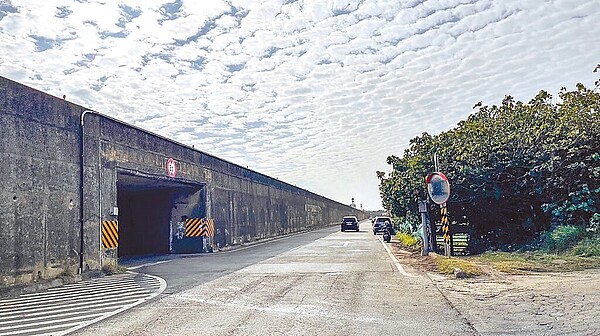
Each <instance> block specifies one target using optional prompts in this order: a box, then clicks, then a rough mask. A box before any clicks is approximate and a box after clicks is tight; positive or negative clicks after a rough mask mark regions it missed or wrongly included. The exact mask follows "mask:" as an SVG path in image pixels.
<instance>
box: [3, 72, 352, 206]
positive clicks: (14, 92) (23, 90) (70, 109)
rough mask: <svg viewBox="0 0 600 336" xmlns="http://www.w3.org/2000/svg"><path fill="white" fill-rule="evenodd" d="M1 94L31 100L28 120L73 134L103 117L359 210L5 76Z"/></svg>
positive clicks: (245, 173) (239, 171) (254, 176)
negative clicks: (59, 112) (80, 127)
mask: <svg viewBox="0 0 600 336" xmlns="http://www.w3.org/2000/svg"><path fill="white" fill-rule="evenodd" d="M0 94H3V95H4V96H6V97H8V98H9V99H7V100H2V101H1V102H0V104H15V103H18V102H15V100H18V99H20V98H19V97H28V101H29V102H30V103H32V104H34V105H33V106H30V107H29V108H28V107H27V105H25V107H23V108H22V110H21V111H18V113H19V114H20V115H22V116H23V117H26V118H32V119H34V120H36V121H39V122H42V123H45V124H52V125H56V124H57V123H59V125H58V126H62V127H65V128H68V129H69V130H72V131H77V128H78V127H79V123H80V118H81V116H82V113H85V116H84V124H85V125H87V124H88V123H89V122H91V120H90V119H89V118H90V117H91V116H97V117H99V118H104V119H105V120H108V121H111V122H114V123H117V124H120V125H122V126H125V127H127V128H131V129H133V130H135V131H137V132H141V133H143V134H146V135H150V136H152V137H156V138H159V139H162V140H164V141H167V142H169V143H171V144H173V145H175V146H177V147H179V151H181V153H182V154H184V153H186V152H187V154H188V155H182V156H192V157H193V156H194V154H196V155H197V154H199V155H201V156H205V157H206V158H207V159H208V160H209V161H214V162H215V163H216V164H224V165H226V166H227V168H226V170H227V171H228V172H230V173H231V174H232V175H234V176H237V177H239V178H243V179H249V180H252V181H254V182H257V183H262V184H267V185H272V186H275V187H278V188H280V189H284V190H288V191H290V192H294V193H300V194H307V195H311V196H313V197H315V198H317V199H320V200H323V201H328V202H333V203H337V204H339V205H341V206H344V207H347V208H348V210H351V211H356V210H357V209H354V208H352V207H350V206H349V205H347V204H344V203H341V202H338V201H335V200H332V199H329V198H327V197H325V196H322V195H318V194H315V193H313V192H311V191H309V190H306V189H303V188H300V187H297V186H294V185H292V184H290V183H287V182H285V181H281V180H279V179H275V178H273V177H270V176H268V175H265V174H263V173H260V172H257V171H254V170H252V169H249V168H246V167H243V166H241V165H238V164H235V163H233V162H230V161H227V160H224V159H221V158H219V157H217V156H215V155H212V154H209V153H206V152H204V151H201V150H198V149H196V148H194V147H191V146H189V145H186V144H183V143H180V142H177V141H175V140H173V139H169V138H167V137H164V136H161V135H159V134H156V133H153V132H150V131H148V130H145V129H142V128H140V127H137V126H135V125H132V124H129V123H127V122H124V121H121V120H118V119H116V118H114V117H111V116H109V115H106V114H104V113H101V112H98V111H94V110H91V109H88V108H86V107H83V106H81V105H77V104H74V103H71V102H69V101H67V100H64V99H62V98H58V97H55V96H52V95H50V94H47V93H44V92H42V91H40V90H37V89H35V88H32V87H29V86H26V85H24V84H20V83H18V82H16V81H13V80H11V79H8V78H6V77H2V76H0ZM10 97H13V98H12V100H10V99H11V98H10ZM31 97H39V99H35V98H34V99H33V102H31ZM57 104H59V105H61V106H60V107H59V108H57V106H56V105H57ZM10 110H11V109H9V108H8V107H7V106H3V105H0V112H3V113H4V111H10ZM54 111H61V112H63V113H62V115H58V114H57V113H54ZM49 112H50V113H49ZM32 113H33V114H32ZM65 114H66V115H65ZM98 122H99V121H98ZM86 134H88V130H86ZM176 159H177V158H176ZM359 211H360V210H359Z"/></svg>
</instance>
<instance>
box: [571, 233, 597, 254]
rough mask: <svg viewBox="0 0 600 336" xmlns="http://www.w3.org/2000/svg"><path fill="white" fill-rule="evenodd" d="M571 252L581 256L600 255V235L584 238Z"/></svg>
mask: <svg viewBox="0 0 600 336" xmlns="http://www.w3.org/2000/svg"><path fill="white" fill-rule="evenodd" d="M569 253H570V254H573V255H577V256H581V257H600V235H596V236H592V237H587V238H584V239H582V240H581V241H580V242H578V243H577V244H576V245H575V246H574V247H573V248H572V249H571V251H569Z"/></svg>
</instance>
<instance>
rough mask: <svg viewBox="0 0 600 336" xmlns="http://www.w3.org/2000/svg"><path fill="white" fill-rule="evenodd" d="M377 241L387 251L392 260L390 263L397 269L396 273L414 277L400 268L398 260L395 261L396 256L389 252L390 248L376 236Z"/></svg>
mask: <svg viewBox="0 0 600 336" xmlns="http://www.w3.org/2000/svg"><path fill="white" fill-rule="evenodd" d="M377 239H378V240H379V241H380V242H381V244H382V245H383V247H384V248H385V250H386V251H387V253H388V255H389V256H390V258H392V261H393V262H394V265H395V266H396V268H397V269H398V272H400V274H402V275H404V276H408V277H414V275H412V274H409V273H406V271H405V270H404V267H402V265H400V262H399V261H398V259H396V256H395V255H394V253H392V250H390V248H389V247H388V246H387V243H386V242H384V241H383V239H381V237H379V236H377Z"/></svg>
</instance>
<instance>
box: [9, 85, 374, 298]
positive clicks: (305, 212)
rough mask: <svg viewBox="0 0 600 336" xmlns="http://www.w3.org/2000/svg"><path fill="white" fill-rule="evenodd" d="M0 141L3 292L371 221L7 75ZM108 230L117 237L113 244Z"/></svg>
mask: <svg viewBox="0 0 600 336" xmlns="http://www.w3.org/2000/svg"><path fill="white" fill-rule="evenodd" d="M84 111H87V112H85V115H84V117H83V120H84V127H83V134H84V136H83V137H82V136H81V132H82V131H81V128H80V120H81V119H82V117H81V116H82V113H84ZM0 135H1V137H2V141H1V142H0V169H1V170H0V171H1V172H2V174H0V185H2V188H0V223H1V224H2V225H0V241H2V244H0V287H6V286H11V285H15V284H22V283H28V282H33V281H37V280H39V279H48V278H53V277H56V276H58V275H60V274H71V273H75V272H77V271H79V269H80V268H81V270H82V271H86V270H89V269H99V268H101V267H102V264H103V263H104V262H105V260H106V259H107V258H108V259H114V258H119V257H129V256H135V255H145V254H164V253H189V252H202V251H204V252H205V251H207V245H210V246H208V247H210V248H211V249H214V248H218V247H222V246H225V245H231V244H239V243H242V242H248V241H253V240H257V239H262V238H268V237H274V236H278V235H283V234H287V233H292V232H298V231H302V230H309V229H313V228H319V227H323V226H327V225H332V224H334V223H338V222H339V221H340V220H341V218H342V216H344V215H349V214H354V215H357V216H358V217H359V218H361V219H362V218H364V217H365V214H364V213H363V212H361V211H358V210H356V209H353V208H351V207H349V206H347V205H344V204H341V203H338V202H335V201H332V200H330V199H327V198H325V197H322V196H319V195H316V194H314V193H311V192H309V191H307V190H304V189H301V188H297V187H295V186H292V185H290V184H287V183H285V182H283V181H279V180H277V179H274V178H271V177H269V176H266V175H264V174H261V173H258V172H255V171H252V170H249V169H246V168H244V167H241V166H239V165H236V164H233V163H230V162H227V161H225V160H222V159H219V158H217V157H215V156H212V155H209V154H206V153H203V152H201V151H198V150H196V149H194V148H192V147H189V146H186V145H183V144H180V143H177V142H175V141H172V140H170V139H167V138H164V137H161V136H158V135H156V134H152V133H150V132H147V131H144V130H142V129H140V128H137V127H134V126H132V125H128V124H126V123H124V122H121V121H118V120H116V119H113V118H111V117H108V116H105V115H102V114H100V113H95V112H92V111H88V110H87V109H85V108H84V107H82V106H79V105H75V104H72V103H69V102H68V101H66V100H63V99H60V98H57V97H53V96H50V95H48V94H45V93H43V92H40V91H37V90H35V89H32V88H29V87H27V86H24V85H21V84H19V83H16V82H14V81H11V80H8V79H6V78H3V77H0ZM80 146H83V147H82V148H83V169H81V161H80V158H81V155H80V152H81V150H80ZM80 179H83V189H81V188H80V185H81V184H80ZM80 192H82V193H83V199H82V198H81V197H80V196H79V195H80ZM80 211H82V213H81V212H80ZM82 214H83V215H82ZM190 218H192V219H193V218H204V219H210V220H211V221H210V223H211V224H212V223H214V227H212V226H211V228H212V229H211V230H212V231H210V233H211V234H212V236H210V237H209V240H206V239H205V238H203V237H194V236H193V235H192V234H190V232H188V231H189V228H190V227H191V226H190V227H188V224H189V223H192V221H190ZM109 221H112V222H111V223H114V225H115V232H117V231H118V234H115V235H118V237H109V236H107V231H106V230H105V229H106V227H104V226H103V225H105V224H103V223H108V222H109ZM117 223H118V225H117ZM108 224H110V223H108ZM117 226H118V230H117V229H116V227H117ZM82 228H83V249H81V247H82V244H81V234H80V232H81V231H82V230H81V229H82ZM186 230H187V231H186ZM106 238H114V243H115V244H116V245H118V246H109V245H110V244H108V245H107V241H106ZM81 255H83V263H80V256H81Z"/></svg>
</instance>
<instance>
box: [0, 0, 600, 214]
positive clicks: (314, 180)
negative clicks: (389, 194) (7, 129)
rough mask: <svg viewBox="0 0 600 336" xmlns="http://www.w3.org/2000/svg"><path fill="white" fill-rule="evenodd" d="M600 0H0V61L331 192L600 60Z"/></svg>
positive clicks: (364, 200) (35, 81) (376, 204)
mask: <svg viewBox="0 0 600 336" xmlns="http://www.w3.org/2000/svg"><path fill="white" fill-rule="evenodd" d="M599 22H600V0H503V1H499V0H496V1H493V0H479V1H477V0H427V1H422V0H394V1H385V0H379V1H376V0H362V1H327V0H316V1H308V0H307V1H300V0H299V1H289V0H288V1H276V0H268V1H252V0H241V1H236V0H230V1H218V0H214V1H213V0H205V1H190V0H187V1H186V0H177V1H174V2H166V1H156V0H143V1H142V0H138V1H112V0H103V1H86V0H63V1H54V0H44V1H42V0H35V1H34V0H8V1H7V0H0V50H1V51H2V52H1V53H0V75H2V76H4V77H7V78H10V79H13V80H16V81H18V82H21V83H23V84H26V85H30V86H32V87H34V88H36V89H39V90H42V91H45V92H47V93H50V94H53V95H56V96H58V97H62V96H63V95H66V97H67V100H69V101H72V102H74V103H77V104H81V105H83V106H86V107H89V108H92V109H94V110H96V111H99V112H102V113H105V114H108V115H111V116H113V117H116V118H118V119H120V120H123V121H126V122H128V123H131V124H134V125H137V126H139V127H142V128H144V129H147V130H150V131H152V132H155V133H158V134H160V135H163V136H166V137H169V138H172V139H175V140H177V141H180V142H182V143H185V144H188V145H194V146H195V148H197V149H199V150H202V151H205V152H208V153H210V154H213V155H216V156H218V157H221V158H223V159H226V160H228V161H231V162H234V163H237V164H239V165H242V166H248V167H249V168H251V169H253V170H256V171H259V172H262V173H265V174H267V175H270V176H273V177H277V178H279V179H281V180H284V181H286V182H288V183H291V184H295V185H297V186H299V187H302V188H305V189H308V190H310V191H313V192H315V193H318V194H321V195H324V196H326V197H329V198H332V199H334V200H337V201H340V202H343V203H350V200H351V198H355V199H356V203H357V204H359V205H361V204H362V205H363V207H364V208H365V209H379V208H381V203H380V199H379V191H378V180H377V177H376V175H375V172H376V171H377V170H381V171H386V172H388V171H389V170H390V167H389V166H388V165H387V164H386V157H387V156H388V155H392V154H393V155H402V153H403V151H404V149H405V148H406V147H407V146H408V142H409V140H410V139H411V138H413V137H415V136H418V135H420V134H421V133H423V132H429V133H432V134H438V133H440V132H442V131H445V130H448V129H450V128H452V127H454V126H455V125H456V123H457V122H458V121H460V120H463V119H465V118H466V117H467V116H468V115H469V114H470V113H471V112H472V111H473V110H472V107H473V105H474V104H475V103H477V102H479V101H481V102H483V103H484V104H488V105H491V104H498V103H500V102H501V100H502V98H503V97H504V95H506V94H510V95H512V96H514V97H515V98H517V99H521V100H529V99H530V98H532V97H533V96H534V95H535V94H536V93H537V92H538V91H539V90H541V89H544V90H547V91H549V92H550V93H552V94H555V93H556V92H558V90H559V89H560V87H562V86H565V87H567V88H570V89H572V88H574V86H575V84H576V83H578V82H581V83H584V84H585V85H588V86H591V85H592V83H593V82H594V80H595V79H597V76H596V74H594V73H592V70H593V69H594V68H595V66H596V64H598V63H600V52H599V51H600V24H599Z"/></svg>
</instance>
